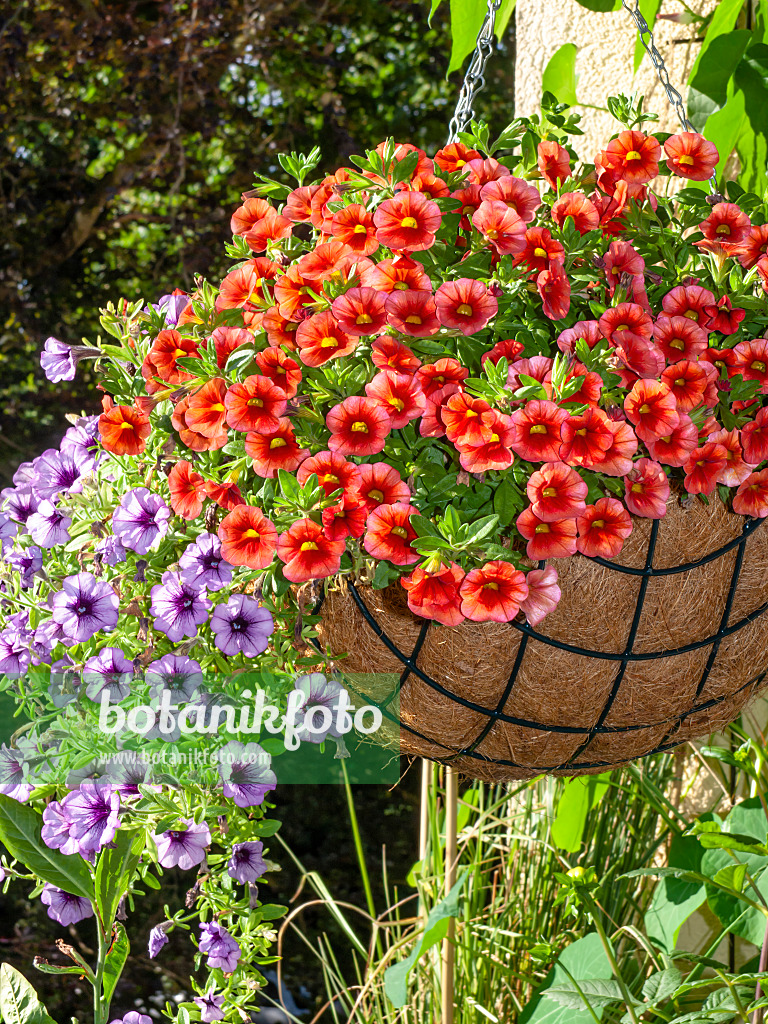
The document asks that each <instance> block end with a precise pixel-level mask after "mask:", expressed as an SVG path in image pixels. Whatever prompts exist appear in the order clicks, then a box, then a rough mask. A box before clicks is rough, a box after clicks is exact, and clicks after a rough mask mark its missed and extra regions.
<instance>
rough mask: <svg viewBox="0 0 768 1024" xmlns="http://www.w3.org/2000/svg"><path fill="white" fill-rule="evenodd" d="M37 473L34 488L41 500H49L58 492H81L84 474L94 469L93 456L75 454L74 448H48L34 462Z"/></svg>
mask: <svg viewBox="0 0 768 1024" xmlns="http://www.w3.org/2000/svg"><path fill="white" fill-rule="evenodd" d="M32 465H33V466H34V468H35V475H34V476H33V477H32V490H33V491H34V492H35V494H36V495H37V496H38V498H40V499H41V500H42V499H44V498H47V499H48V500H49V501H50V500H51V499H52V498H55V497H56V495H57V494H79V493H80V491H82V489H83V476H84V475H85V474H87V473H90V472H91V470H92V469H93V457H92V456H90V455H85V456H83V455H79V454H75V451H74V449H67V450H66V451H63V452H61V451H59V450H58V448H48V449H47V450H46V451H44V452H43V454H42V455H38V457H37V458H36V459H35V461H34V462H33V463H32Z"/></svg>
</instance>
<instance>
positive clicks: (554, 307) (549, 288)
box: [536, 261, 571, 320]
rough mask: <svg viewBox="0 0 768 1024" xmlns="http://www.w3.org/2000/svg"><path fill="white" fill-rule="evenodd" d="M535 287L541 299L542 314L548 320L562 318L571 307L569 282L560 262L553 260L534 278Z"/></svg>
mask: <svg viewBox="0 0 768 1024" xmlns="http://www.w3.org/2000/svg"><path fill="white" fill-rule="evenodd" d="M536 287H537V289H538V291H539V295H540V296H541V301H542V310H543V312H544V316H548V317H549V319H550V320H562V319H563V317H566V316H568V310H569V309H570V308H571V283H570V281H569V280H568V277H567V275H566V273H565V271H564V270H563V265H562V263H558V262H557V261H553V262H552V263H550V265H549V268H548V269H547V270H542V272H541V273H540V274H539V276H538V277H537V278H536Z"/></svg>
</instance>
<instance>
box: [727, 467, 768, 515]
mask: <svg viewBox="0 0 768 1024" xmlns="http://www.w3.org/2000/svg"><path fill="white" fill-rule="evenodd" d="M733 511H734V512H737V513H738V514H739V515H742V516H752V518H753V519H765V517H766V516H768V469H763V470H761V472H759V473H750V475H749V476H748V477H747V479H746V480H745V481H744V482H743V483H742V484H741V485H740V486H739V489H738V491H736V494H735V495H734V497H733Z"/></svg>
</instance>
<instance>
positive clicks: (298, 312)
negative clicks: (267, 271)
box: [272, 264, 322, 320]
mask: <svg viewBox="0 0 768 1024" xmlns="http://www.w3.org/2000/svg"><path fill="white" fill-rule="evenodd" d="M272 291H273V294H274V297H275V302H276V303H277V309H278V312H279V313H280V316H282V317H285V319H286V320H303V319H304V318H305V317H306V316H307V315H308V314H309V313H311V312H312V309H313V307H314V306H315V303H316V302H317V299H316V298H315V295H318V294H319V293H320V292H321V291H322V282H321V281H316V280H313V279H311V278H309V277H306V276H305V275H304V274H303V273H302V272H301V270H299V267H298V266H297V265H296V264H294V265H293V266H290V267H288V270H287V271H286V273H285V274H282V275H281V276H280V277H278V278H275V282H274V287H273V289H272Z"/></svg>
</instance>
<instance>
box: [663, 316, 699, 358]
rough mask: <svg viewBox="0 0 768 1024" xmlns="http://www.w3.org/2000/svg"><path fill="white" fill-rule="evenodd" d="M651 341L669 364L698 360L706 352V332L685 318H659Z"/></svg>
mask: <svg viewBox="0 0 768 1024" xmlns="http://www.w3.org/2000/svg"><path fill="white" fill-rule="evenodd" d="M653 339H654V341H655V342H656V345H657V346H658V347H659V348H660V349H661V351H662V352H663V354H664V358H665V359H666V360H667V361H668V362H670V363H676V362H677V361H678V360H679V359H699V358H700V357H701V356H702V355H704V353H705V352H706V351H707V344H708V342H707V332H706V331H705V330H703V329H702V328H701V327H699V325H698V324H695V323H694V322H693V321H692V320H690V319H689V318H688V317H686V316H660V317H659V318H658V320H657V321H656V324H655V326H654V331H653Z"/></svg>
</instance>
